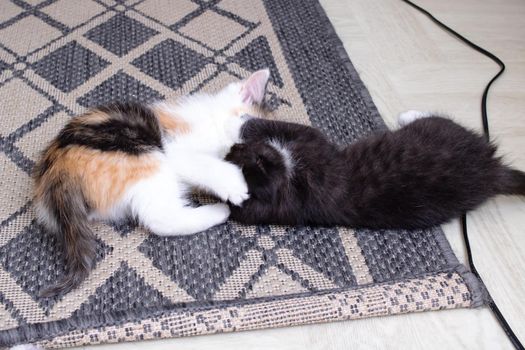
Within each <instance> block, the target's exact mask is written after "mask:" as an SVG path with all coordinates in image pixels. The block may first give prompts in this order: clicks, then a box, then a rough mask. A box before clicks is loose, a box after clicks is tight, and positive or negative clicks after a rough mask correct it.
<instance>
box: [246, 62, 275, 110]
mask: <svg viewBox="0 0 525 350" xmlns="http://www.w3.org/2000/svg"><path fill="white" fill-rule="evenodd" d="M269 78H270V70H269V69H261V70H258V71H257V72H255V73H253V74H252V75H250V77H249V78H248V79H246V80H245V81H244V82H243V84H242V89H241V97H242V102H244V103H247V104H252V103H261V102H262V101H263V99H264V92H265V91H266V84H267V83H268V79H269Z"/></svg>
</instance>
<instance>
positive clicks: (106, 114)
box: [34, 70, 269, 296]
mask: <svg viewBox="0 0 525 350" xmlns="http://www.w3.org/2000/svg"><path fill="white" fill-rule="evenodd" d="M268 77H269V71H268V70H261V71H258V72H256V73H254V74H253V75H251V76H250V77H249V78H248V79H247V80H245V81H244V82H238V83H232V84H230V85H228V86H227V87H226V88H224V89H223V90H222V91H220V92H218V93H217V94H215V95H207V94H199V95H192V96H187V97H184V98H181V99H180V100H179V101H177V102H174V103H171V102H157V103H154V104H151V105H141V104H136V103H118V102H116V103H111V104H108V105H106V106H101V107H98V108H95V109H92V110H90V111H89V112H87V113H85V114H83V115H81V116H77V117H75V118H73V119H72V120H71V121H70V122H69V123H68V124H67V125H66V126H65V127H64V129H63V130H62V131H60V133H59V134H58V136H57V137H56V138H55V139H54V140H53V141H52V142H51V144H50V145H49V146H48V147H47V148H46V149H45V150H44V152H43V154H42V157H41V159H40V161H39V162H38V164H37V166H36V169H35V173H34V178H35V207H36V211H37V214H38V219H39V221H40V222H41V223H42V224H44V225H45V227H47V229H49V230H51V231H54V232H56V233H57V234H58V235H59V237H60V239H61V240H63V242H64V245H63V246H64V247H65V252H64V254H65V260H66V264H67V266H66V268H67V274H66V276H65V277H64V278H63V279H62V280H61V281H60V282H59V283H58V284H57V285H56V286H54V287H51V288H48V289H46V290H44V291H43V293H42V295H43V296H51V295H55V294H58V293H64V292H68V291H70V290H71V289H73V288H74V287H76V286H77V285H78V284H79V283H80V282H81V281H82V280H83V279H84V278H85V277H86V276H87V275H88V273H89V271H90V270H91V269H92V267H93V265H94V263H95V256H96V252H95V247H96V237H95V235H94V234H93V232H92V231H91V229H90V228H89V225H88V223H89V221H90V220H92V219H97V220H119V219H122V218H124V217H126V216H132V217H135V218H136V219H137V220H138V222H139V223H141V224H142V225H144V226H145V227H146V228H148V229H149V230H150V231H152V232H153V233H155V234H158V235H162V236H169V235H187V234H192V233H196V232H199V231H203V230H206V229H208V228H209V227H211V226H214V225H217V224H221V223H223V222H225V221H226V219H227V218H228V216H229V215H230V210H229V208H228V205H226V204H224V203H219V204H210V205H203V206H200V207H197V208H195V207H192V206H191V205H190V201H189V200H188V198H187V192H188V191H189V189H190V188H191V187H200V188H203V189H205V190H207V191H209V192H211V193H213V194H215V195H217V196H218V197H219V198H220V199H222V200H223V201H228V202H230V203H231V204H232V205H234V206H235V205H240V204H241V203H242V202H243V201H244V200H246V199H247V198H248V188H247V186H246V182H245V180H244V178H243V175H242V173H241V171H240V169H239V168H238V167H236V166H234V165H233V164H231V163H228V162H225V161H224V160H223V158H224V156H225V154H226V153H227V152H228V150H229V149H230V147H231V146H232V145H233V144H234V143H235V142H238V141H239V133H240V128H241V126H242V125H243V123H244V121H245V120H244V119H243V118H241V116H242V115H244V114H246V113H255V114H257V115H260V113H262V111H261V109H260V108H259V107H258V105H257V104H259V103H260V102H261V101H262V100H263V97H264V89H265V86H266V83H267V81H268Z"/></svg>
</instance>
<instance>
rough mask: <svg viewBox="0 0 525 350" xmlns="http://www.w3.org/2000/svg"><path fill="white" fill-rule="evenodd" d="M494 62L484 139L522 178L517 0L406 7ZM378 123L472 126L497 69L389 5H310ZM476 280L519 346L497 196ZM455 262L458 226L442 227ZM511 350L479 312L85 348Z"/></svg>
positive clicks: (474, 221) (507, 210) (522, 62)
mask: <svg viewBox="0 0 525 350" xmlns="http://www.w3.org/2000/svg"><path fill="white" fill-rule="evenodd" d="M414 1H416V2H417V3H418V4H420V5H421V6H423V7H425V8H427V9H429V10H430V11H431V12H433V13H434V14H435V15H436V16H437V17H438V18H440V19H441V20H443V21H444V22H445V23H447V24H449V25H450V26H451V27H452V28H454V29H456V30H457V31H459V32H460V33H462V34H464V35H466V36H467V37H468V38H470V39H471V40H473V41H474V42H476V43H478V44H480V45H481V46H483V47H485V48H487V49H489V50H490V51H492V52H494V53H495V54H496V55H498V56H499V57H500V58H501V59H503V61H505V63H506V64H507V72H506V73H505V75H504V76H503V77H502V78H501V79H500V81H498V82H497V83H496V85H495V86H494V88H493V90H492V93H491V95H490V99H489V118H490V128H491V131H492V137H493V139H495V140H496V141H497V142H498V143H499V144H500V146H501V147H500V150H501V153H502V154H505V155H506V157H505V158H506V159H507V160H508V161H509V162H510V163H512V164H513V165H515V166H516V167H518V168H520V169H522V170H525V152H524V149H525V1H523V0H462V1H457V0H440V1H432V0H414ZM321 3H322V4H323V6H324V8H325V9H326V11H327V13H328V15H329V17H330V19H331V20H332V22H333V23H334V25H335V27H336V30H337V32H338V34H339V35H340V37H341V38H342V40H343V42H344V43H345V46H346V49H347V51H348V52H349V53H350V56H351V58H352V61H353V63H354V65H355V66H356V68H357V70H358V71H359V73H360V75H361V77H362V79H363V80H364V82H365V83H366V85H367V87H368V89H369V90H370V92H371V94H372V97H373V99H374V101H375V103H376V105H377V106H378V108H379V110H380V112H381V114H382V115H383V117H384V118H385V119H386V120H387V123H388V124H389V125H391V126H394V125H395V116H396V115H397V113H399V112H400V111H403V110H407V109H420V110H431V111H441V112H445V113H447V114H449V115H451V116H452V117H453V118H454V119H456V120H457V121H458V122H460V123H462V124H463V125H466V126H470V127H472V128H478V129H479V127H480V125H481V122H480V107H479V106H480V96H481V93H482V91H483V88H484V86H485V84H486V83H487V82H488V80H489V79H490V78H491V77H492V75H493V74H495V72H497V66H496V65H495V64H493V63H492V62H491V61H489V60H488V59H486V58H484V57H483V56H481V55H480V54H478V53H476V52H474V51H472V50H471V49H469V48H467V47H465V46H464V45H463V44H461V43H459V42H458V41H456V40H455V39H453V38H452V37H451V36H450V35H448V34H446V33H444V32H443V31H441V30H440V29H438V28H437V27H436V26H435V25H434V24H432V23H431V22H430V21H429V20H427V18H425V17H423V16H422V15H420V14H419V13H417V12H415V10H413V9H412V8H410V7H408V6H407V5H405V4H403V3H402V2H401V1H399V0H373V1H371V0H321ZM469 219H470V220H469V233H470V237H471V240H472V246H473V253H474V257H475V261H476V264H477V266H478V269H479V271H480V273H481V274H482V276H483V278H484V279H485V282H486V284H487V286H488V288H489V290H490V292H491V293H492V295H493V297H494V299H495V300H496V302H497V303H498V305H499V306H500V308H501V310H502V312H503V313H504V314H505V315H506V317H507V319H508V321H509V323H510V324H511V325H512V327H513V328H514V330H515V331H516V333H517V334H518V335H519V336H520V337H521V339H522V341H524V342H525V316H524V314H525V272H524V268H523V266H525V200H524V199H523V198H521V199H520V198H497V199H495V200H493V201H491V202H490V203H488V204H487V205H485V206H483V207H482V208H480V209H479V210H477V211H476V212H474V213H472V214H471V215H469ZM445 231H446V234H447V237H448V238H449V240H450V242H451V243H452V245H453V248H454V250H455V252H456V254H457V255H458V256H459V257H460V259H461V258H462V257H463V256H464V246H463V243H462V239H461V238H460V234H459V225H458V223H457V222H453V223H451V224H448V225H446V226H445ZM355 348H360V349H364V348H366V349H385V348H389V349H395V348H401V349H510V348H511V345H510V343H509V342H508V341H507V339H506V337H505V335H504V333H503V332H502V331H501V329H500V328H499V326H498V324H497V323H496V321H495V319H494V318H493V317H492V315H491V313H490V312H489V311H488V309H479V310H452V311H440V312H427V313H421V314H409V315H403V316H394V317H385V318H374V319H366V320H360V321H350V322H340V323H332V324H322V325H313V326H303V327H293V328H283V329H273V330H262V331H252V332H243V333H233V334H220V335H213V336H201V337H193V338H186V339H169V340H161V341H154V342H147V343H125V344H117V345H104V346H99V347H94V346H93V347H86V349H90V350H124V349H126V350H128V349H152V350H161V349H163V350H164V349H180V350H186V349H213V350H220V349H229V350H234V349H239V350H244V349H286V350H292V349H301V350H302V349H355Z"/></svg>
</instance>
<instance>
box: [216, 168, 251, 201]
mask: <svg viewBox="0 0 525 350" xmlns="http://www.w3.org/2000/svg"><path fill="white" fill-rule="evenodd" d="M230 169H231V170H230V171H229V172H228V174H224V175H223V176H221V181H222V183H221V184H220V185H219V186H217V188H216V189H215V191H216V192H217V195H218V196H219V198H220V199H222V200H223V201H224V202H228V201H229V202H230V203H232V204H233V205H236V206H240V205H241V204H242V202H244V201H245V200H247V199H248V198H250V195H249V194H248V185H247V184H246V180H244V176H243V174H242V171H241V169H239V168H238V167H237V166H235V165H232V167H231V168H230Z"/></svg>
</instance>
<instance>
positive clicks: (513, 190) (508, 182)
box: [500, 168, 525, 196]
mask: <svg viewBox="0 0 525 350" xmlns="http://www.w3.org/2000/svg"><path fill="white" fill-rule="evenodd" d="M500 191H501V192H500V193H501V194H513V195H519V196H525V172H523V171H520V170H516V169H512V168H506V169H505V174H504V177H503V181H502V183H501V190H500Z"/></svg>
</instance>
